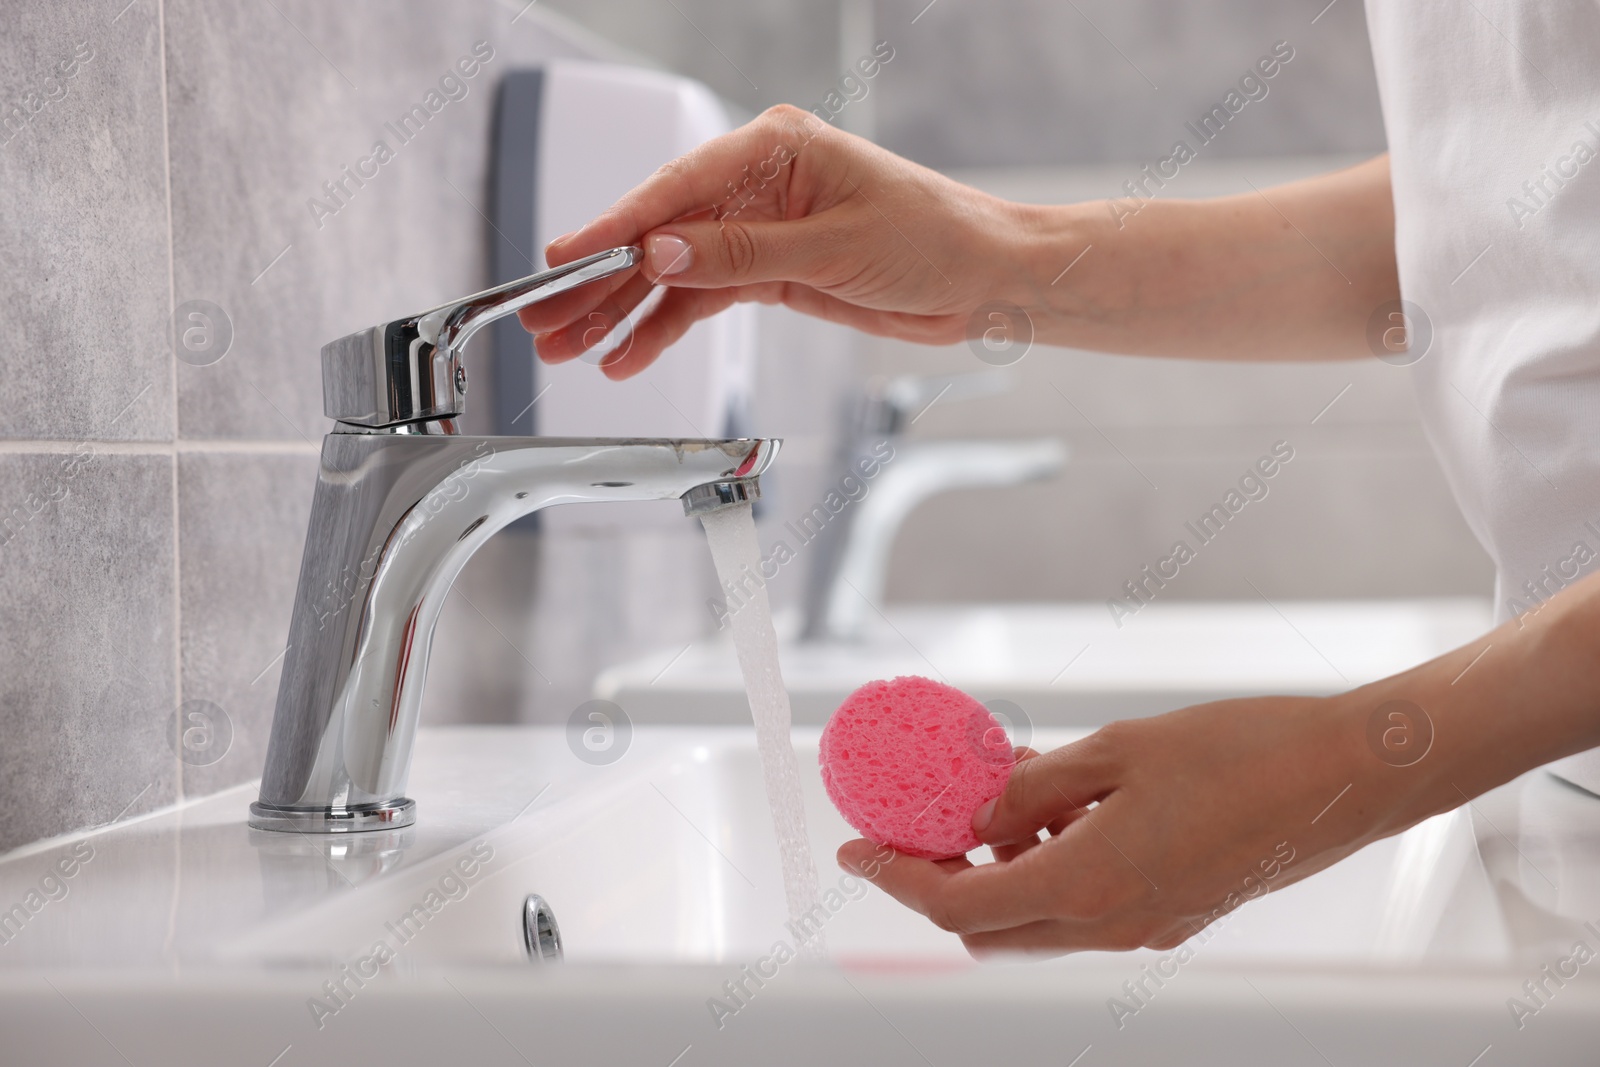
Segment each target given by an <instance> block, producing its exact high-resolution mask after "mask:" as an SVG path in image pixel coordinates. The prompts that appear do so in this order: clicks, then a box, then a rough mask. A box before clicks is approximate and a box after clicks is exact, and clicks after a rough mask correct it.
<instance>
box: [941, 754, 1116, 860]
mask: <svg viewBox="0 0 1600 1067" xmlns="http://www.w3.org/2000/svg"><path fill="white" fill-rule="evenodd" d="M1118 777H1119V767H1118V761H1117V760H1116V758H1115V756H1114V753H1113V751H1112V750H1111V748H1110V746H1108V745H1107V744H1106V743H1105V742H1104V741H1103V740H1101V739H1100V737H1099V736H1098V735H1095V736H1090V737H1086V738H1084V739H1083V740H1082V741H1076V742H1074V743H1073V744H1070V745H1065V746H1063V747H1061V748H1058V749H1055V750H1054V751H1052V752H1046V753H1045V754H1044V755H1042V756H1035V757H1034V758H1032V759H1020V760H1019V761H1018V762H1017V765H1016V766H1015V767H1013V768H1012V770H1011V777H1010V778H1009V779H1007V780H1006V787H1005V790H1004V791H1003V792H1002V793H1001V794H1000V795H999V796H998V797H996V798H995V799H994V800H992V801H990V802H989V803H987V804H985V805H983V806H982V807H980V808H979V809H978V810H977V811H976V812H974V813H973V816H972V830H973V832H974V833H976V834H977V835H978V839H979V840H980V841H982V842H983V843H984V844H986V845H1012V844H1017V843H1018V842H1023V841H1031V840H1033V839H1034V838H1035V837H1036V836H1037V834H1038V833H1039V831H1040V830H1042V829H1044V828H1045V827H1047V826H1049V825H1050V824H1051V823H1055V822H1071V821H1072V820H1074V819H1076V818H1077V817H1078V816H1079V815H1081V814H1083V811H1084V809H1086V808H1087V807H1088V806H1089V805H1090V804H1093V803H1094V802H1095V801H1097V800H1100V799H1101V798H1102V797H1105V796H1106V795H1108V794H1109V793H1110V792H1111V791H1112V790H1113V789H1115V788H1116V785H1117V781H1118Z"/></svg>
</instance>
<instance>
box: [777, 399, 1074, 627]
mask: <svg viewBox="0 0 1600 1067" xmlns="http://www.w3.org/2000/svg"><path fill="white" fill-rule="evenodd" d="M1017 383H1018V378H1017V376H1016V375H1015V374H1013V373H1012V372H1010V371H1006V370H992V371H979V372H977V373H973V374H956V375H950V376H947V377H919V376H914V375H906V376H902V377H897V378H890V379H887V380H881V379H880V380H878V381H875V382H871V383H869V385H868V387H867V390H866V392H865V394H864V395H863V396H862V398H861V400H860V401H859V403H858V404H857V405H856V407H855V410H854V412H853V414H852V416H851V418H850V430H849V432H847V433H846V434H845V435H844V437H843V449H842V451H841V459H842V460H843V463H842V464H841V467H842V469H844V470H846V471H850V472H852V473H854V472H857V471H859V470H861V469H862V468H860V467H859V466H858V464H859V463H862V462H864V461H872V462H875V463H877V464H878V466H879V467H880V468H881V469H880V470H879V473H878V474H877V475H876V476H875V477H874V478H873V479H872V480H871V484H870V486H869V488H868V489H867V492H866V493H865V495H863V496H861V497H860V498H859V499H857V500H855V501H854V502H853V503H851V504H850V505H849V506H848V507H846V508H844V510H843V511H841V512H840V513H839V514H838V515H836V516H835V517H834V518H833V520H832V521H831V522H829V523H828V524H827V525H826V526H824V527H822V530H821V533H820V534H819V535H818V537H817V540H816V542H815V547H816V551H817V554H816V556H815V557H814V563H813V564H812V569H811V571H810V574H809V576H808V584H807V586H806V590H805V596H804V601H803V612H804V615H803V622H802V628H801V639H802V640H805V641H851V640H856V639H858V638H860V637H861V636H862V632H863V627H864V626H865V624H866V622H867V620H868V619H869V618H871V616H873V615H874V614H876V610H877V607H878V606H879V605H881V604H882V603H883V595H884V590H885V587H886V585H887V583H888V575H889V551H890V549H891V548H892V547H893V546H894V539H895V535H896V534H898V533H899V532H900V527H901V525H902V524H904V522H905V520H906V518H907V517H908V516H909V515H910V514H911V512H912V511H914V510H915V509H916V507H917V505H919V504H921V503H922V502H923V501H925V500H927V499H929V498H930V497H933V496H937V495H939V494H940V493H947V492H951V491H953V490H956V489H976V488H998V487H1002V486H1011V485H1021V484H1023V483H1026V482H1033V481H1039V480H1041V479H1044V478H1048V477H1050V476H1052V475H1054V474H1055V473H1056V472H1058V471H1059V470H1060V469H1061V467H1062V465H1063V464H1064V463H1065V462H1066V459H1067V446H1066V445H1065V444H1064V443H1063V442H1061V441H1059V440H1056V439H1055V438H1051V437H1041V438H1032V439H1023V440H1015V441H913V442H907V441H904V440H903V437H904V435H905V432H906V430H907V428H908V427H909V426H910V425H911V424H912V423H914V422H915V421H916V420H917V419H918V418H920V417H921V415H922V413H923V412H925V411H927V410H928V408H930V407H932V406H933V405H934V404H935V403H938V402H940V401H945V402H949V401H956V400H965V399H970V398H975V397H982V396H995V395H999V394H1002V393H1007V392H1010V391H1011V390H1013V389H1015V388H1016V387H1017ZM884 442H888V444H889V445H890V447H891V448H892V453H890V456H891V458H889V459H887V460H885V459H883V455H884V453H885V451H886V450H885V449H884V448H883V444H884Z"/></svg>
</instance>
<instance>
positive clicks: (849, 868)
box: [839, 860, 861, 877]
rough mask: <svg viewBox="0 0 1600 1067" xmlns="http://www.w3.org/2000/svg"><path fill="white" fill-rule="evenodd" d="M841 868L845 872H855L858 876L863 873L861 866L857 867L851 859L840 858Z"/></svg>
mask: <svg viewBox="0 0 1600 1067" xmlns="http://www.w3.org/2000/svg"><path fill="white" fill-rule="evenodd" d="M839 869H840V870H841V871H843V872H845V873H846V874H853V875H856V876H858V877H859V876H860V874H861V868H860V867H857V866H856V865H855V864H853V863H851V862H850V861H849V860H840V861H839Z"/></svg>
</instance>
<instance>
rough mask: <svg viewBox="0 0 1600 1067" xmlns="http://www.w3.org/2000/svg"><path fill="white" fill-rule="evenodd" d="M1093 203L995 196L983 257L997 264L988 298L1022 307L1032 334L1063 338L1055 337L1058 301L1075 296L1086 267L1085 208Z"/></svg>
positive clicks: (1088, 225) (1090, 239) (1088, 221)
mask: <svg viewBox="0 0 1600 1067" xmlns="http://www.w3.org/2000/svg"><path fill="white" fill-rule="evenodd" d="M1095 206H1099V205H1097V204H1096V205H1083V204H1066V205H1049V204H1020V203H1014V202H1010V201H1001V202H1000V205H999V211H998V213H997V214H998V222H997V224H996V225H995V226H994V230H993V233H994V236H993V239H992V243H991V247H990V248H989V249H986V252H987V254H988V256H989V258H988V262H991V263H995V264H998V267H997V276H996V277H995V279H994V280H993V285H992V287H991V289H992V295H991V297H990V299H993V300H1003V301H1006V302H1008V303H1011V304H1015V305H1016V306H1018V307H1020V308H1022V309H1023V310H1024V311H1026V312H1027V313H1028V316H1029V318H1031V319H1032V320H1033V324H1034V331H1035V334H1036V335H1038V336H1041V337H1046V338H1048V339H1050V340H1051V341H1053V342H1056V343H1066V342H1065V341H1064V340H1062V339H1060V337H1059V335H1060V333H1061V325H1062V322H1061V320H1062V319H1063V318H1064V317H1065V316H1064V315H1063V309H1064V306H1065V305H1068V304H1071V303H1073V302H1075V300H1076V299H1078V297H1079V295H1080V294H1081V293H1082V291H1083V290H1082V286H1081V285H1080V284H1079V282H1080V280H1081V279H1082V278H1083V277H1085V276H1087V275H1089V274H1090V273H1092V270H1091V268H1092V266H1093V264H1092V263H1091V262H1090V261H1091V260H1092V259H1093V257H1094V249H1093V248H1092V247H1091V246H1092V245H1093V244H1094V241H1095V239H1094V235H1093V234H1094V229H1095V221H1096V220H1095V219H1093V218H1092V217H1091V216H1090V213H1089V211H1088V210H1087V208H1089V207H1095ZM1080 270H1082V271H1083V272H1084V273H1083V274H1082V275H1080V274H1079V273H1078V272H1079V271H1080Z"/></svg>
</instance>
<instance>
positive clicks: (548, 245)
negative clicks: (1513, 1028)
mask: <svg viewBox="0 0 1600 1067" xmlns="http://www.w3.org/2000/svg"><path fill="white" fill-rule="evenodd" d="M577 232H578V231H577V230H573V231H572V232H571V233H564V234H562V235H561V236H560V237H556V238H553V239H551V240H550V241H549V242H548V243H546V244H545V247H546V248H554V247H555V246H556V245H558V244H560V243H561V242H562V241H565V240H567V239H568V238H569V237H571V236H572V235H573V234H575V233H577Z"/></svg>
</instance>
